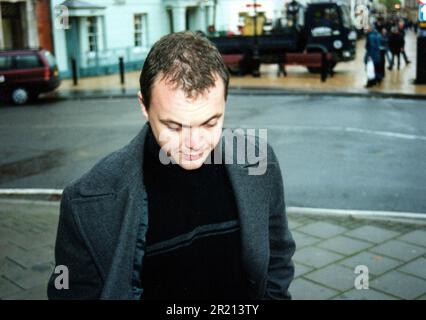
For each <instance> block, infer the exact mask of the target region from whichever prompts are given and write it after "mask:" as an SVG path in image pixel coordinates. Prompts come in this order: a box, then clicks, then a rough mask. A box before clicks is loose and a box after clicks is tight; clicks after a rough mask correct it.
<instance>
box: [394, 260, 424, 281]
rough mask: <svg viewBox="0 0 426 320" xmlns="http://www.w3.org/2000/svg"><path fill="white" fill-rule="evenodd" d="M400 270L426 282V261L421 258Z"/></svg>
mask: <svg viewBox="0 0 426 320" xmlns="http://www.w3.org/2000/svg"><path fill="white" fill-rule="evenodd" d="M398 270H400V271H404V272H405V273H409V274H411V275H415V276H417V277H420V278H423V279H425V280H426V259H425V258H419V259H416V260H414V261H411V262H409V263H407V264H406V265H404V266H402V267H400V268H399V269H398Z"/></svg>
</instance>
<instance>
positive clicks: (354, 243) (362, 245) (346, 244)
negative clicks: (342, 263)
mask: <svg viewBox="0 0 426 320" xmlns="http://www.w3.org/2000/svg"><path fill="white" fill-rule="evenodd" d="M318 246H319V247H321V248H324V249H328V250H332V251H336V252H338V253H340V254H343V255H353V254H354V253H356V252H359V251H361V250H364V249H366V248H368V247H371V246H372V244H371V243H368V242H365V241H360V240H355V239H352V238H349V237H345V236H337V237H335V238H332V239H328V240H325V241H323V242H321V243H319V244H318Z"/></svg>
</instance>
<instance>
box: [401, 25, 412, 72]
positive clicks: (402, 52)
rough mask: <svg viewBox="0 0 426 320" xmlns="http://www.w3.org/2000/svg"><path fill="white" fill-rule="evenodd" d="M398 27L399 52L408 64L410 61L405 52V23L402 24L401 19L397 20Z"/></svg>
mask: <svg viewBox="0 0 426 320" xmlns="http://www.w3.org/2000/svg"><path fill="white" fill-rule="evenodd" d="M398 28H399V32H400V34H401V37H402V43H401V54H402V57H403V58H404V61H405V64H406V65H408V64H410V63H411V61H410V60H408V57H407V53H406V52H405V34H406V29H407V28H406V27H405V24H404V22H403V21H400V22H399V24H398Z"/></svg>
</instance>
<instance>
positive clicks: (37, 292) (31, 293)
mask: <svg viewBox="0 0 426 320" xmlns="http://www.w3.org/2000/svg"><path fill="white" fill-rule="evenodd" d="M4 300H47V283H46V284H42V285H39V286H37V287H34V288H31V289H28V290H24V291H21V292H18V293H15V294H12V295H8V296H6V297H4Z"/></svg>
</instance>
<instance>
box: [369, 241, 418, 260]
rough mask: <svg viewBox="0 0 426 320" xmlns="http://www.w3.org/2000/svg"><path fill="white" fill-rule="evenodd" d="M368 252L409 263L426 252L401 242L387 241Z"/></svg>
mask: <svg viewBox="0 0 426 320" xmlns="http://www.w3.org/2000/svg"><path fill="white" fill-rule="evenodd" d="M370 251H372V252H375V253H380V254H383V255H386V256H388V257H392V258H395V259H399V260H402V261H409V260H412V259H414V258H416V257H419V256H421V255H423V254H424V253H425V252H426V249H425V248H423V247H419V246H416V245H414V244H408V243H405V242H402V241H397V240H389V241H387V242H385V243H383V244H381V245H378V246H376V247H373V248H371V249H370Z"/></svg>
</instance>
